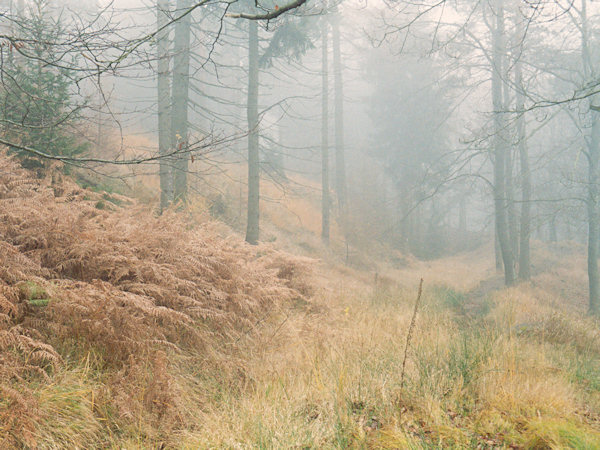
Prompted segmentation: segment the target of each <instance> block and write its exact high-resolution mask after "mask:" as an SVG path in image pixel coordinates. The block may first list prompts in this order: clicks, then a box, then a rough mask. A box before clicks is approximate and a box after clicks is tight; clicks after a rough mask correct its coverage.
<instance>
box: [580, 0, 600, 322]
mask: <svg viewBox="0 0 600 450" xmlns="http://www.w3.org/2000/svg"><path fill="white" fill-rule="evenodd" d="M581 19H582V20H581V59H582V64H583V72H584V75H585V79H586V81H587V80H592V79H594V78H595V73H594V70H593V65H592V58H591V55H590V51H589V47H588V44H589V42H588V39H589V36H588V23H587V4H586V0H582V2H581ZM598 103H600V98H599V96H598V95H594V96H593V97H591V99H590V106H592V105H593V106H600V105H599V104H598ZM589 114H590V118H591V122H592V131H591V136H589V140H588V145H587V147H588V148H587V159H588V198H587V214H588V285H589V295H590V301H589V312H590V314H594V315H600V274H599V273H598V257H599V256H600V244H599V242H598V241H599V239H600V236H599V233H600V213H599V211H598V200H599V198H598V197H599V193H600V192H599V187H598V183H599V182H600V174H599V172H598V171H599V165H600V117H599V114H598V112H597V111H593V110H591V108H590V112H589Z"/></svg>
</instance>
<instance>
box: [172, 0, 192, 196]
mask: <svg viewBox="0 0 600 450" xmlns="http://www.w3.org/2000/svg"><path fill="white" fill-rule="evenodd" d="M189 8H190V0H177V11H178V12H181V14H182V15H183V14H185V12H186V11H187V10H189ZM190 27H191V14H185V16H184V17H182V18H181V19H179V20H178V21H177V22H176V23H175V35H174V38H173V83H172V107H171V148H174V149H178V150H184V152H183V153H182V154H181V155H179V156H178V157H177V159H176V161H175V168H174V169H175V171H174V177H173V200H174V201H175V202H176V203H177V202H182V203H185V202H186V201H187V173H188V163H189V154H188V152H186V151H185V150H186V149H187V148H188V146H189V136H188V106H189V84H190Z"/></svg>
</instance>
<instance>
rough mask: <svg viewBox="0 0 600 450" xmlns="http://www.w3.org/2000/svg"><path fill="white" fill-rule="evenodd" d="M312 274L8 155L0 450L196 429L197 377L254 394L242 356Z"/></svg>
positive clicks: (2, 199)
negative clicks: (37, 174)
mask: <svg viewBox="0 0 600 450" xmlns="http://www.w3.org/2000/svg"><path fill="white" fill-rule="evenodd" d="M102 201H104V202H106V201H110V202H111V205H112V206H111V208H105V207H103V208H99V207H98V204H99V202H102ZM119 203H122V204H127V205H129V206H128V207H127V208H126V209H125V208H121V207H119ZM308 265H309V260H306V259H300V258H294V257H291V256H288V255H286V254H283V253H280V252H277V251H275V250H273V249H271V248H266V247H260V248H259V249H257V248H254V247H251V246H248V245H246V244H245V243H243V242H242V241H241V240H240V239H239V238H236V237H231V238H224V237H221V232H220V231H219V230H218V227H217V226H216V225H213V224H212V223H202V224H197V223H195V222H194V221H193V220H192V219H190V218H189V217H184V215H183V214H175V213H173V212H167V213H166V214H164V215H163V216H161V217H155V215H154V214H153V212H152V211H151V210H149V209H146V208H143V207H139V206H136V205H135V202H133V201H132V200H130V199H126V198H123V199H122V201H121V202H120V201H119V196H118V195H117V194H111V195H110V198H107V196H106V194H102V193H94V192H92V191H89V190H84V189H82V188H80V187H79V186H78V185H76V184H75V183H73V182H71V181H70V180H69V179H68V178H64V177H62V176H53V174H52V173H51V172H49V174H48V177H47V178H46V179H45V180H39V179H37V178H34V177H33V176H31V175H30V174H29V173H28V172H27V171H25V170H23V169H20V168H19V167H18V165H17V164H16V163H15V162H14V161H13V160H11V159H9V158H7V157H6V156H3V155H0V392H1V393H2V395H1V396H0V424H1V425H2V426H1V427H0V447H2V448H6V447H12V446H23V445H25V446H29V447H63V448H68V447H73V446H75V447H80V448H83V447H85V448H90V447H104V446H106V445H109V444H111V443H117V442H120V440H121V439H123V438H124V436H136V438H137V439H139V443H140V444H141V443H145V444H143V445H144V446H145V445H149V443H150V442H154V443H156V442H159V443H160V442H163V441H164V442H166V441H168V440H169V439H170V436H172V435H173V433H174V432H175V431H176V430H182V429H192V428H193V427H194V426H196V425H195V424H196V422H197V417H195V414H198V412H199V411H201V408H202V404H203V403H204V402H205V401H206V398H205V397H206V394H205V390H204V388H199V387H198V380H197V379H195V378H194V376H193V375H196V374H198V375H200V374H202V373H206V374H209V373H211V372H212V373H219V378H220V382H221V383H228V382H229V383H231V384H232V385H234V384H239V383H244V382H249V380H248V378H247V375H246V369H245V364H246V362H245V360H246V357H247V355H245V354H244V349H245V348H246V347H247V346H249V345H251V343H252V342H255V340H256V339H259V337H257V336H260V335H261V333H262V329H263V328H264V329H267V330H268V329H269V326H270V324H271V323H274V322H275V321H277V320H278V318H279V317H281V315H282V314H283V310H284V309H285V308H287V305H288V304H291V303H292V302H296V303H297V302H298V299H301V298H305V296H306V295H307V294H308V293H309V291H310V289H309V287H308V285H307V284H306V283H305V282H304V281H303V277H304V274H305V273H306V271H307V268H308ZM304 302H305V303H306V299H305V300H304ZM192 361H193V362H192ZM192 370H193V371H192ZM76 436H77V437H76ZM111 445H112V444H111ZM152 445H154V444H152Z"/></svg>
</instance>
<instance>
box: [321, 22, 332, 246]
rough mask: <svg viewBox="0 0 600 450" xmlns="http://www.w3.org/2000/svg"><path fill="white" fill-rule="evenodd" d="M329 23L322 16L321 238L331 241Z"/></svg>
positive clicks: (327, 241)
mask: <svg viewBox="0 0 600 450" xmlns="http://www.w3.org/2000/svg"><path fill="white" fill-rule="evenodd" d="M328 34H329V30H328V23H327V20H326V19H325V17H322V18H321V238H322V239H323V242H324V243H326V244H328V243H329V212H330V203H331V200H330V198H329V63H328V45H327V40H328Z"/></svg>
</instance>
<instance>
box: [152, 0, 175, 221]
mask: <svg viewBox="0 0 600 450" xmlns="http://www.w3.org/2000/svg"><path fill="white" fill-rule="evenodd" d="M168 9H169V1H168V0H158V2H157V11H156V25H157V29H158V30H160V29H161V28H163V27H164V26H165V25H166V24H167V23H169V16H168ZM156 42H157V43H156V48H157V59H158V154H159V155H160V156H161V157H162V158H161V160H160V162H159V168H158V173H159V177H160V211H161V213H162V211H163V210H164V209H165V208H167V207H168V206H169V203H170V202H171V200H172V199H173V188H172V183H173V180H172V172H171V167H170V164H169V161H166V160H165V159H164V155H165V154H167V153H168V152H169V149H170V148H171V130H170V126H171V122H170V120H169V109H170V103H171V92H170V85H169V31H168V29H164V30H162V31H159V32H158V34H157V35H156Z"/></svg>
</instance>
